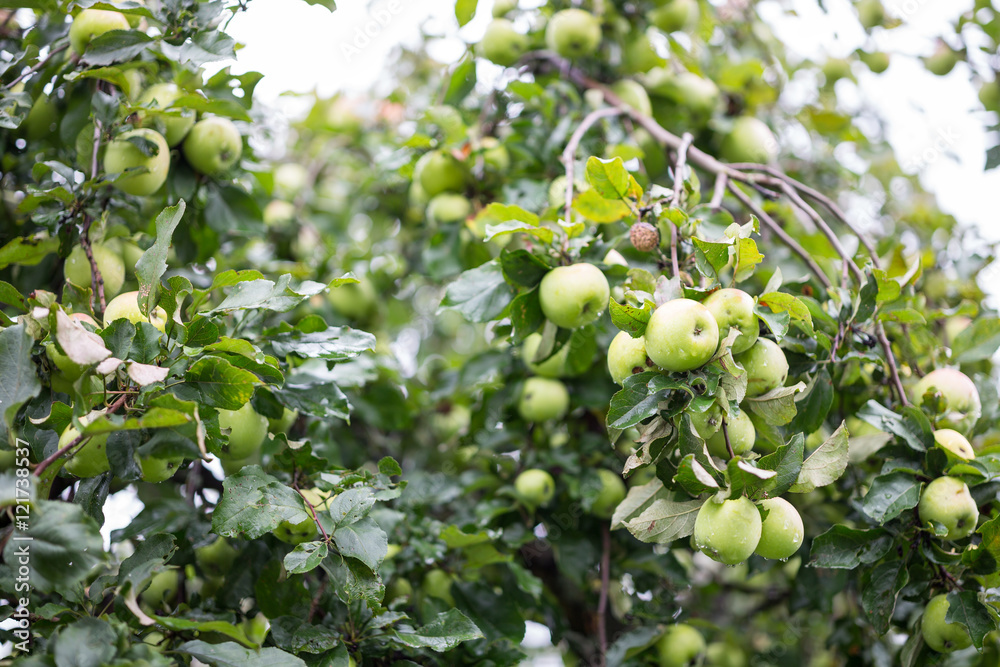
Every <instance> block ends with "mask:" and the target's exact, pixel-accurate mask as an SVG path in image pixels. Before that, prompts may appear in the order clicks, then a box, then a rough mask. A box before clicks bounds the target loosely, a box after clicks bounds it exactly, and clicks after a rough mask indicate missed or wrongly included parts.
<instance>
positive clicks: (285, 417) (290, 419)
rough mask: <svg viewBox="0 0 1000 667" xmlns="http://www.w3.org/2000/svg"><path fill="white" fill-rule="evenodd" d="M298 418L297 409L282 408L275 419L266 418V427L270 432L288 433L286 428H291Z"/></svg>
mask: <svg viewBox="0 0 1000 667" xmlns="http://www.w3.org/2000/svg"><path fill="white" fill-rule="evenodd" d="M298 418H299V411H298V410H292V409H291V408H284V409H282V411H281V416H280V417H278V418H277V419H268V420H267V429H268V430H269V431H270V432H271V433H275V434H277V433H284V434H286V435H287V434H288V429H290V428H292V425H293V424H295V422H296V420H298Z"/></svg>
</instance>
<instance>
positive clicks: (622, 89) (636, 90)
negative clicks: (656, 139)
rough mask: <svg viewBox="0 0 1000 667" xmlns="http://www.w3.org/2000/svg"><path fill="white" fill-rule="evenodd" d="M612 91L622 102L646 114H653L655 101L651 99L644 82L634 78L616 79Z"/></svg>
mask: <svg viewBox="0 0 1000 667" xmlns="http://www.w3.org/2000/svg"><path fill="white" fill-rule="evenodd" d="M611 92H613V93H614V94H615V95H617V96H618V99H620V100H621V101H622V102H624V103H625V104H627V105H628V106H630V107H632V108H633V109H635V110H636V111H638V112H639V113H641V114H643V115H645V116H652V115H653V103H652V102H650V101H649V93H647V92H646V89H645V88H643V87H642V84H641V83H639V82H638V81H633V80H632V79H622V80H621V81H616V82H615V83H614V84H613V85H612V86H611Z"/></svg>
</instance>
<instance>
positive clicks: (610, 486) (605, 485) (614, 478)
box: [590, 468, 627, 519]
mask: <svg viewBox="0 0 1000 667" xmlns="http://www.w3.org/2000/svg"><path fill="white" fill-rule="evenodd" d="M597 476H598V477H599V478H600V480H601V490H600V491H599V492H598V494H597V498H595V499H594V503H593V504H592V505H591V506H590V513H591V514H593V515H594V516H596V517H599V518H601V519H610V518H611V515H612V514H614V513H615V508H617V507H618V504H619V503H620V502H621V501H623V500H625V494H626V493H627V491H626V489H625V482H623V481H622V477H621V475H619V474H618V473H615V472H612V471H611V470H605V469H603V468H601V469H599V470H598V471H597Z"/></svg>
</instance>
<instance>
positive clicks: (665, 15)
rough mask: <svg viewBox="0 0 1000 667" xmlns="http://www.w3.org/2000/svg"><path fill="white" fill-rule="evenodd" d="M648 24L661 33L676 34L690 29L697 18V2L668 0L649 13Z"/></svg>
mask: <svg viewBox="0 0 1000 667" xmlns="http://www.w3.org/2000/svg"><path fill="white" fill-rule="evenodd" d="M648 18H649V22H650V23H652V24H653V25H655V26H656V27H657V28H659V29H660V30H662V31H663V32H667V33H670V32H677V31H678V30H684V29H686V28H689V27H691V26H692V25H693V24H694V23H695V21H696V20H697V18H698V2H697V0H670V2H666V3H663V2H661V3H660V6H659V7H656V8H655V9H653V10H652V11H650V12H649V15H648Z"/></svg>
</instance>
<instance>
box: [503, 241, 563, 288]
mask: <svg viewBox="0 0 1000 667" xmlns="http://www.w3.org/2000/svg"><path fill="white" fill-rule="evenodd" d="M500 267H501V268H502V269H503V274H504V277H505V278H506V279H507V281H508V282H510V283H512V284H514V285H520V286H521V287H534V286H535V285H537V284H538V283H540V282H541V281H542V278H544V277H545V274H546V273H548V272H549V271H550V270H551V269H552V267H550V266H549V265H548V264H546V263H545V262H543V261H542V260H541V259H540V258H539V257H538V256H537V255H535V254H532V253H530V252H528V251H527V250H524V249H523V248H518V249H517V250H514V251H510V250H506V249H505V250H502V251H501V252H500Z"/></svg>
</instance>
